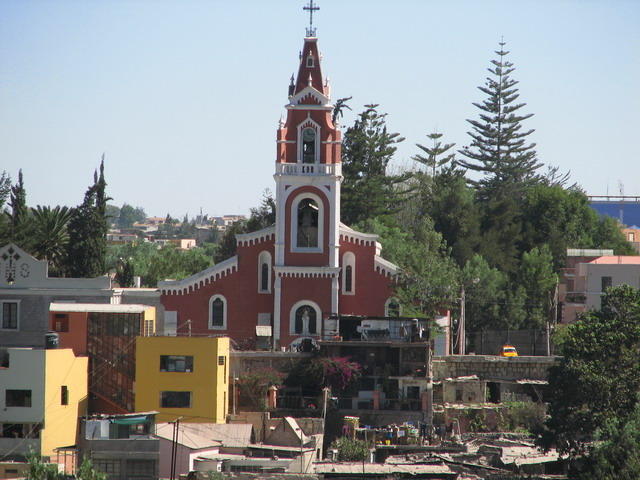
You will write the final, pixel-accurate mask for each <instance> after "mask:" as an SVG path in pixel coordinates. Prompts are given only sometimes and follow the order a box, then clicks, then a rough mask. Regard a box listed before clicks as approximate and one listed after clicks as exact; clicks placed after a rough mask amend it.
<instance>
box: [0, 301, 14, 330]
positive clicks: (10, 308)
mask: <svg viewBox="0 0 640 480" xmlns="http://www.w3.org/2000/svg"><path fill="white" fill-rule="evenodd" d="M0 314H1V315H2V323H1V325H2V328H4V329H10V330H17V329H18V302H2V310H1V311H0Z"/></svg>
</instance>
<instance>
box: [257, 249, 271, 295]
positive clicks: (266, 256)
mask: <svg viewBox="0 0 640 480" xmlns="http://www.w3.org/2000/svg"><path fill="white" fill-rule="evenodd" d="M265 263H266V264H267V267H269V273H268V275H267V289H266V290H262V265H264V264H265ZM272 272H273V268H272V261H271V253H269V252H268V251H266V250H263V251H262V252H260V255H258V293H271V275H272Z"/></svg>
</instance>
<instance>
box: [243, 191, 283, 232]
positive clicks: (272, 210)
mask: <svg viewBox="0 0 640 480" xmlns="http://www.w3.org/2000/svg"><path fill="white" fill-rule="evenodd" d="M250 212H251V216H250V217H249V220H248V221H247V225H246V228H247V232H257V231H258V230H262V229H263V228H267V227H270V226H271V225H273V224H274V223H276V201H275V199H274V198H273V195H272V194H271V190H269V189H268V188H267V189H265V190H264V192H262V201H261V202H260V206H259V207H258V208H251V209H250Z"/></svg>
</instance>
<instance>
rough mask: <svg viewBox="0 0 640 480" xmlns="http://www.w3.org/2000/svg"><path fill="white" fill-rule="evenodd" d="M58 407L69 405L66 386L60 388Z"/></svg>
mask: <svg viewBox="0 0 640 480" xmlns="http://www.w3.org/2000/svg"><path fill="white" fill-rule="evenodd" d="M60 405H69V389H68V388H67V386H66V385H62V386H61V387H60Z"/></svg>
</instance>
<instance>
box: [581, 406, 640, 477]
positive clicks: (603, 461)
mask: <svg viewBox="0 0 640 480" xmlns="http://www.w3.org/2000/svg"><path fill="white" fill-rule="evenodd" d="M596 438H597V439H598V441H597V443H596V444H595V445H594V446H593V447H592V449H591V450H590V452H589V457H588V459H587V460H586V461H585V462H583V463H582V465H581V466H582V468H581V469H580V470H582V471H580V472H576V474H574V475H572V476H571V477H575V478H580V479H581V480H637V478H638V475H639V472H640V404H638V403H636V406H635V408H634V410H633V412H632V413H631V415H629V417H628V418H627V419H626V420H624V421H621V420H620V419H618V418H611V419H607V420H606V423H605V424H604V425H603V426H601V427H600V428H599V429H598V432H597V434H596Z"/></svg>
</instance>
